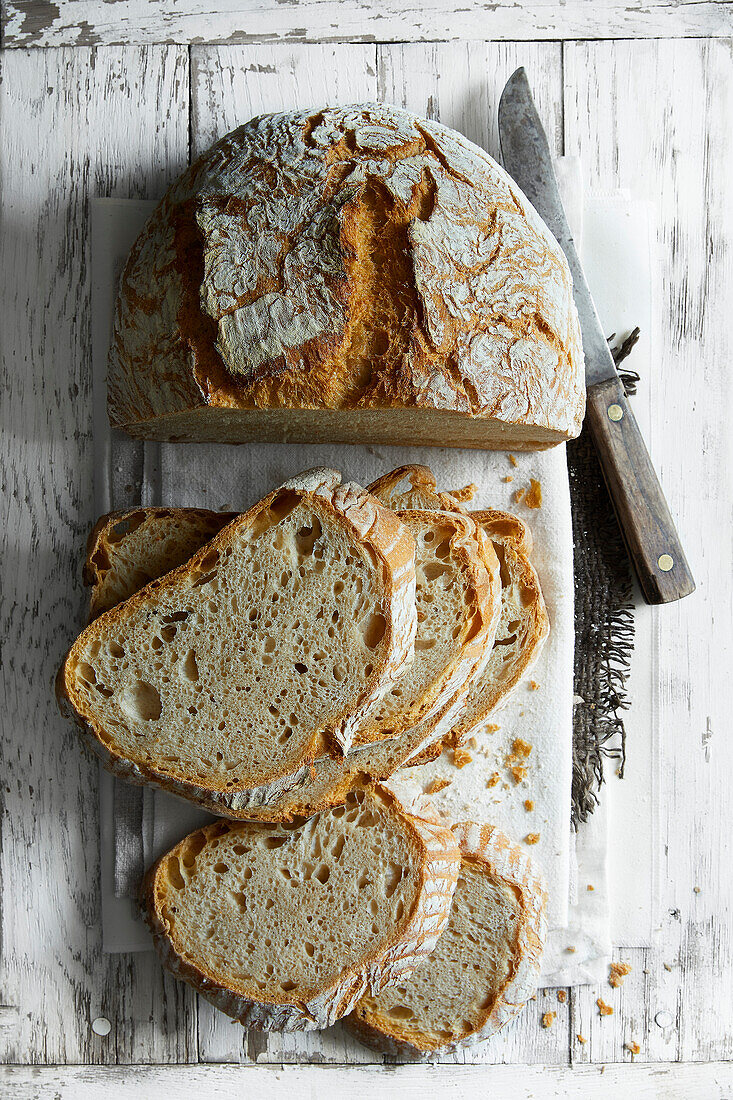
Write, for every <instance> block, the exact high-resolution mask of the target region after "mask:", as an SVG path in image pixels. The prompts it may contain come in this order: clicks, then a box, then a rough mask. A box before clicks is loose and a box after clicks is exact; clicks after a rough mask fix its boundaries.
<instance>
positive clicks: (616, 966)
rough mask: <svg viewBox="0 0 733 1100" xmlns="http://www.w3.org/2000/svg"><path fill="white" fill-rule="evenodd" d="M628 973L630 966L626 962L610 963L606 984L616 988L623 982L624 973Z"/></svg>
mask: <svg viewBox="0 0 733 1100" xmlns="http://www.w3.org/2000/svg"><path fill="white" fill-rule="evenodd" d="M630 973H631V967H630V966H629V964H628V963H611V964H610V966H609V968H608V984H609V985H611V986H613V988H614V989H618V987H619V986H620V985H623V984H624V978H625V977H626V975H627V974H630Z"/></svg>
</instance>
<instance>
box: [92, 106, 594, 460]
mask: <svg viewBox="0 0 733 1100" xmlns="http://www.w3.org/2000/svg"><path fill="white" fill-rule="evenodd" d="M108 393H109V414H110V419H111V421H112V423H113V424H114V425H115V426H116V427H120V428H123V429H124V430H126V431H128V432H129V433H130V434H132V435H135V436H139V437H141V438H150V439H167V440H174V441H175V440H182V441H194V440H199V441H201V440H214V441H218V442H247V441H249V440H254V439H260V440H262V439H271V440H278V441H283V442H313V441H319V440H339V441H342V442H345V443H354V442H367V443H379V442H382V443H385V442H386V443H395V444H404V443H406V442H410V443H423V444H435V445H438V446H446V445H447V446H456V447H480V448H487V447H488V448H492V447H499V448H505V447H507V448H508V447H511V448H515V449H518V448H534V447H547V446H551V445H552V444H554V443H558V442H560V441H562V440H565V439H568V438H572V437H574V436H575V435H577V434H578V432H579V430H580V426H581V421H582V417H583V410H584V404H585V393H584V363H583V355H582V349H581V342H580V328H579V324H578V318H577V313H576V310H575V305H574V303H573V292H572V280H571V276H570V272H569V269H568V266H567V262H566V260H565V256H564V255H563V252H562V250H561V249H560V247H559V245H558V244H557V242H556V241H555V240H554V238H553V237H552V235H551V234H550V233H549V231H548V230H547V228H546V227H545V225H544V224H543V223H542V221H541V220H540V218H539V217H538V215H537V214H536V212H535V211H534V209H533V208H532V207H531V206H530V204H529V202H528V201H527V199H526V198H525V197H524V195H523V194H522V193H521V192H520V191H519V189H518V188H517V186H516V184H515V183H514V182H513V181H512V180H511V179H510V177H509V176H508V175H507V174H506V173H505V172H504V171H503V170H502V169H501V168H500V167H499V165H498V164H496V162H495V161H493V160H492V159H491V157H490V156H488V154H487V153H485V152H484V151H483V150H482V149H480V148H478V146H476V145H473V144H472V143H471V142H470V141H468V140H467V139H466V138H465V137H463V136H462V135H460V134H458V133H455V132H454V131H452V130H449V129H448V128H447V127H445V126H441V125H440V124H439V123H437V122H433V121H430V120H427V119H424V118H419V117H417V116H416V115H413V114H410V113H409V112H407V111H403V110H400V109H399V108H397V107H392V106H389V105H388V104H384V103H381V104H377V103H366V104H356V105H351V106H344V107H326V108H323V109H322V110H317V111H292V112H286V113H282V114H275V115H264V116H261V117H260V118H255V119H253V120H252V121H251V122H249V123H247V124H246V125H245V126H241V127H239V129H237V130H235V131H233V133H231V134H228V135H227V136H226V137H224V138H223V139H222V140H221V141H219V142H218V143H217V144H216V145H214V146H213V148H211V149H209V150H208V151H207V152H206V153H204V154H203V156H202V157H200V158H199V160H197V161H196V163H195V164H194V165H192V166H191V167H190V168H189V169H188V170H187V171H186V172H185V173H184V174H183V175H182V176H181V178H180V179H179V180H178V181H177V182H176V183H175V184H174V185H173V187H172V188H171V189H170V190H169V192H168V193H167V195H166V196H165V197H164V198H163V200H162V201H161V203H160V205H159V206H158V208H157V209H156V211H155V212H154V214H153V215H152V217H151V219H150V221H149V222H148V224H147V225H146V227H145V228H144V229H143V231H142V233H141V234H140V236H139V238H138V240H137V241H136V243H135V245H134V247H133V249H132V251H131V253H130V257H129V259H128V262H127V265H126V267H125V270H124V273H123V276H122V281H121V285H120V293H119V298H118V301H117V307H116V314H115V323H114V335H113V340H112V347H111V351H110V359H109V379H108Z"/></svg>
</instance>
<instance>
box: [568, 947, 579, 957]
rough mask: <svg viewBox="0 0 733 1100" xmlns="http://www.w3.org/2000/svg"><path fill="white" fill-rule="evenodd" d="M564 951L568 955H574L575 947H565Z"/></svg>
mask: <svg viewBox="0 0 733 1100" xmlns="http://www.w3.org/2000/svg"><path fill="white" fill-rule="evenodd" d="M565 950H566V951H567V953H568V955H574V954H575V952H576V950H577V948H575V947H566V948H565Z"/></svg>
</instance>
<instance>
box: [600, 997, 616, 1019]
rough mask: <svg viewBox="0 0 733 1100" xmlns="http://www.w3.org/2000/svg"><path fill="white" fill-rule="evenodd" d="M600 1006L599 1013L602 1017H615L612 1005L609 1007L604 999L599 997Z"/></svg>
mask: <svg viewBox="0 0 733 1100" xmlns="http://www.w3.org/2000/svg"><path fill="white" fill-rule="evenodd" d="M596 1004H597V1005H598V1013H599V1015H600V1016H613V1009H612V1008H611V1006H610V1005H607V1004H606V1002H605V1001H604V1000H603V998H602V997H599V998H598V1000H597V1001H596Z"/></svg>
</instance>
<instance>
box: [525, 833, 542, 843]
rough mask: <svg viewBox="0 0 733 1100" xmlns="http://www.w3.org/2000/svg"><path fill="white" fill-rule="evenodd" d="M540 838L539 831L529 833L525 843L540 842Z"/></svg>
mask: <svg viewBox="0 0 733 1100" xmlns="http://www.w3.org/2000/svg"><path fill="white" fill-rule="evenodd" d="M539 839H540V834H539V833H527V835H526V837H525V838H524V843H525V844H538V843H539Z"/></svg>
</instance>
